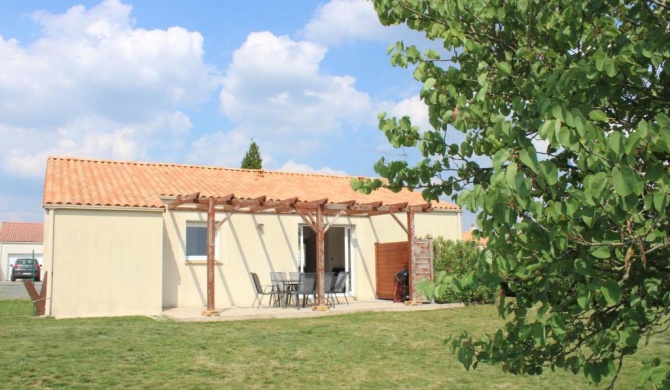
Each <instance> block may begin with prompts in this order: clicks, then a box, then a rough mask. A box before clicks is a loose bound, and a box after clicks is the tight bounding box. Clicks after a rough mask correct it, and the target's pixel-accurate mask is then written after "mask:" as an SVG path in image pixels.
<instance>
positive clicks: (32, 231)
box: [0, 222, 44, 242]
mask: <svg viewBox="0 0 670 390" xmlns="http://www.w3.org/2000/svg"><path fill="white" fill-rule="evenodd" d="M43 241H44V224H43V223H42V222H3V223H2V226H0V242H43Z"/></svg>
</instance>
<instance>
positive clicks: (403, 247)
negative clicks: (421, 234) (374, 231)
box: [375, 239, 433, 302]
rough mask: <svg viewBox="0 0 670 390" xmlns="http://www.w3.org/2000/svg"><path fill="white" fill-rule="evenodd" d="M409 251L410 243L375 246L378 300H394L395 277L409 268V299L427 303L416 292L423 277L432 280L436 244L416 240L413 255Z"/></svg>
mask: <svg viewBox="0 0 670 390" xmlns="http://www.w3.org/2000/svg"><path fill="white" fill-rule="evenodd" d="M409 249H410V244H409V242H408V241H401V242H386V243H375V265H376V273H377V298H378V299H393V298H394V285H393V282H394V278H395V275H396V274H397V273H398V271H400V270H402V269H403V268H405V267H407V270H408V271H409V292H410V293H409V294H410V300H411V301H414V302H421V301H424V300H425V298H424V297H423V296H422V295H421V294H419V293H418V292H417V291H416V285H417V283H418V282H419V280H421V279H422V278H426V279H428V280H432V279H433V242H432V240H429V239H415V240H414V249H413V255H412V253H410V250H409ZM412 260H413V261H412Z"/></svg>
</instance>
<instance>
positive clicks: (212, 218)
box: [202, 197, 219, 316]
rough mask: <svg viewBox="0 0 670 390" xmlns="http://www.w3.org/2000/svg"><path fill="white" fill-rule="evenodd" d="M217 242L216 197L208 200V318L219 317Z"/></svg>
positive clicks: (205, 311)
mask: <svg viewBox="0 0 670 390" xmlns="http://www.w3.org/2000/svg"><path fill="white" fill-rule="evenodd" d="M215 242H216V201H215V199H214V197H209V199H208V200H207V310H204V311H203V312H202V314H203V315H206V316H215V315H219V312H218V311H217V310H216V309H215V304H214V296H215V294H214V256H215V245H214V244H215Z"/></svg>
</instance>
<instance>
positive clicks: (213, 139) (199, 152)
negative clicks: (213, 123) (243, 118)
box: [186, 129, 266, 168]
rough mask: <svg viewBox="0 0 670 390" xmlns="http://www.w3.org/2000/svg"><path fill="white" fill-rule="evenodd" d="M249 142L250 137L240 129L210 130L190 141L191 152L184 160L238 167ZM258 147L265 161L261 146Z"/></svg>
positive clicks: (192, 162) (191, 162) (193, 162)
mask: <svg viewBox="0 0 670 390" xmlns="http://www.w3.org/2000/svg"><path fill="white" fill-rule="evenodd" d="M250 144H251V137H250V136H249V135H248V134H247V133H246V132H245V131H244V130H241V129H235V130H232V131H227V132H224V131H217V132H210V133H208V134H205V135H203V136H202V137H200V138H199V139H197V140H196V141H194V142H192V143H191V145H190V150H191V153H189V154H188V156H187V157H186V161H187V162H188V163H190V164H203V165H216V166H223V167H231V168H235V167H237V168H239V167H240V166H241V165H242V159H243V158H244V154H245V153H246V152H247V150H248V149H249V145H250ZM259 149H260V150H261V157H262V158H263V162H264V163H265V162H266V161H265V156H264V154H263V153H262V148H260V147H259Z"/></svg>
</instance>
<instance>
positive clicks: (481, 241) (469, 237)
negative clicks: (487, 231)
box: [461, 227, 489, 245]
mask: <svg viewBox="0 0 670 390" xmlns="http://www.w3.org/2000/svg"><path fill="white" fill-rule="evenodd" d="M474 230H475V228H474V227H473V228H470V230H465V231H463V232H462V233H461V239H462V240H463V241H472V240H474V239H475V238H474V237H472V232H473V231H474ZM488 242H489V240H488V239H487V238H480V239H479V244H480V245H486V244H487V243H488Z"/></svg>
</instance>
